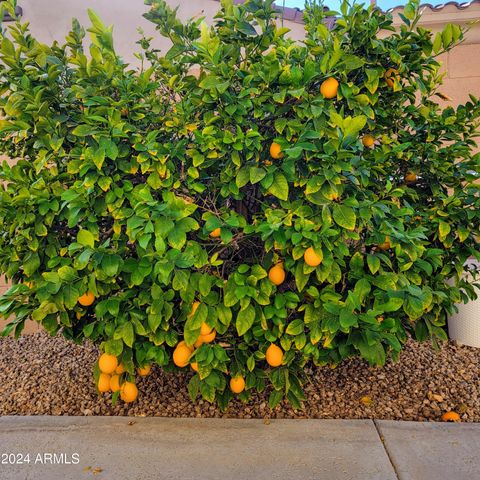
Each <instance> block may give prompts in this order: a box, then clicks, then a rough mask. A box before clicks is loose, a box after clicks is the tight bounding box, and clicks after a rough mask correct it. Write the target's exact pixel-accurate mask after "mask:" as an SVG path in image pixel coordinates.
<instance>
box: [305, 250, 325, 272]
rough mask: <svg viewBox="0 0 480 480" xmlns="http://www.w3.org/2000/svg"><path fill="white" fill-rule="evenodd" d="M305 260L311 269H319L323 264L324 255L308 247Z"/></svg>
mask: <svg viewBox="0 0 480 480" xmlns="http://www.w3.org/2000/svg"><path fill="white" fill-rule="evenodd" d="M320 252H321V250H320ZM303 259H304V260H305V263H306V264H307V265H308V266H309V267H318V266H319V265H320V264H321V263H322V260H323V253H321V254H320V255H319V254H318V253H317V252H316V251H315V250H314V249H313V247H308V248H307V249H306V250H305V253H304V254H303Z"/></svg>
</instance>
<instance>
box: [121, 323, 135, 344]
mask: <svg viewBox="0 0 480 480" xmlns="http://www.w3.org/2000/svg"><path fill="white" fill-rule="evenodd" d="M122 338H123V341H124V342H125V345H127V346H128V347H132V346H133V341H134V339H135V333H134V331H133V325H132V324H131V322H126V323H124V324H123V327H122Z"/></svg>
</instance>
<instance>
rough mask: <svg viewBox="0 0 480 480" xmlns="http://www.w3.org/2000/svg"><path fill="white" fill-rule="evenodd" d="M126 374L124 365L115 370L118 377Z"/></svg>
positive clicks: (121, 364)
mask: <svg viewBox="0 0 480 480" xmlns="http://www.w3.org/2000/svg"><path fill="white" fill-rule="evenodd" d="M124 372H125V366H124V365H123V363H120V364H119V365H118V367H117V368H116V369H115V373H116V374H117V375H121V374H122V373H124Z"/></svg>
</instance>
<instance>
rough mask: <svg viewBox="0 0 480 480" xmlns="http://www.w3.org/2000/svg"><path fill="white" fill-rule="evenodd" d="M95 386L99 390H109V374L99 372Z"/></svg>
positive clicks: (103, 391)
mask: <svg viewBox="0 0 480 480" xmlns="http://www.w3.org/2000/svg"><path fill="white" fill-rule="evenodd" d="M97 388H98V391H99V392H102V393H105V392H109V391H110V375H107V374H106V373H101V374H100V376H99V377H98V383H97Z"/></svg>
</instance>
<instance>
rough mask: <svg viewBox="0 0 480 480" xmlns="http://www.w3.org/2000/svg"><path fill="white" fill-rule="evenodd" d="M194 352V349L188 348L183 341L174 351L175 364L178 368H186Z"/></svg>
mask: <svg viewBox="0 0 480 480" xmlns="http://www.w3.org/2000/svg"><path fill="white" fill-rule="evenodd" d="M192 352H193V348H190V347H188V346H187V344H186V343H185V342H183V341H182V342H179V343H178V345H177V346H176V347H175V350H174V351H173V363H174V364H175V365H176V366H177V367H181V368H183V367H186V366H187V365H188V361H189V358H190V356H191V355H192Z"/></svg>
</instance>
